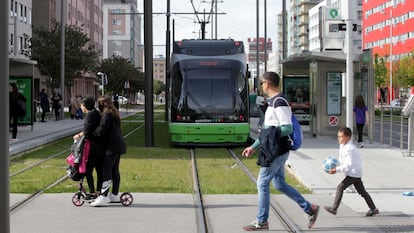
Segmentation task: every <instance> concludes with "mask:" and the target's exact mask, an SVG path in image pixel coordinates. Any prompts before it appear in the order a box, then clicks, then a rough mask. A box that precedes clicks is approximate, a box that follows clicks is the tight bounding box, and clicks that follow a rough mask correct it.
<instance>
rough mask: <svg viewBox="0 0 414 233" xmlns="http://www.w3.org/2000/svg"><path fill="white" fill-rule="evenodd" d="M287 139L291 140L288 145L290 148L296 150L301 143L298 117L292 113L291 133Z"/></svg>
mask: <svg viewBox="0 0 414 233" xmlns="http://www.w3.org/2000/svg"><path fill="white" fill-rule="evenodd" d="M289 139H290V142H291V145H290V149H291V150H298V149H299V148H300V146H301V145H302V141H303V133H302V128H301V126H300V124H299V121H298V119H296V117H295V115H294V114H293V113H292V133H291V134H290V135H289Z"/></svg>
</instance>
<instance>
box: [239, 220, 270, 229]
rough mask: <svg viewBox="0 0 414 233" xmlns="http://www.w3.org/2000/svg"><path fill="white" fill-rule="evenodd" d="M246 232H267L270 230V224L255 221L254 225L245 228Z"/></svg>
mask: <svg viewBox="0 0 414 233" xmlns="http://www.w3.org/2000/svg"><path fill="white" fill-rule="evenodd" d="M243 229H244V230H245V231H264V230H265V231H267V230H269V223H268V222H259V221H253V222H252V223H250V224H248V225H246V226H243Z"/></svg>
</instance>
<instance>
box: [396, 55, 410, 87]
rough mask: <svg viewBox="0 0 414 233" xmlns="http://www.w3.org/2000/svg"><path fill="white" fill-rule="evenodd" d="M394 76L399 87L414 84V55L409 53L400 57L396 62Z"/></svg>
mask: <svg viewBox="0 0 414 233" xmlns="http://www.w3.org/2000/svg"><path fill="white" fill-rule="evenodd" d="M395 67H396V72H395V75H394V77H395V78H396V81H397V85H398V86H399V87H404V88H406V87H409V86H414V57H413V54H412V53H411V54H410V55H409V56H405V57H403V58H401V59H400V60H399V61H398V62H397V63H396V64H395Z"/></svg>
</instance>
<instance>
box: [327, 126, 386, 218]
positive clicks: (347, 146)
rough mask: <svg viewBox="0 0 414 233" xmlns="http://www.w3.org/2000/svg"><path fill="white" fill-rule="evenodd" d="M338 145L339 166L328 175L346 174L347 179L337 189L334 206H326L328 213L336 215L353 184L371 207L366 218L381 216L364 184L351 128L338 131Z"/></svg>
mask: <svg viewBox="0 0 414 233" xmlns="http://www.w3.org/2000/svg"><path fill="white" fill-rule="evenodd" d="M338 143H339V158H338V161H339V166H337V167H334V168H332V169H330V170H329V171H328V173H329V174H335V173H337V172H343V173H345V178H344V179H343V180H342V181H341V183H339V185H338V186H337V187H336V195H335V201H334V203H333V205H332V206H325V209H326V211H328V212H329V213H331V214H333V215H336V213H337V211H338V207H339V204H340V203H341V200H342V195H343V192H344V190H345V189H346V188H348V187H349V186H350V185H352V184H353V185H354V187H355V189H356V191H357V192H358V194H359V195H361V196H362V197H363V198H364V199H365V202H366V203H367V205H368V207H369V210H368V212H367V213H366V215H365V216H368V217H370V216H374V215H377V214H379V211H378V209H377V208H376V207H375V204H374V202H373V201H372V198H371V196H370V195H369V193H368V192H367V191H366V190H365V187H364V184H363V183H362V178H361V177H362V160H361V155H360V153H359V151H358V148H356V147H355V145H354V144H353V143H352V131H351V129H350V128H348V127H343V128H340V129H339V130H338Z"/></svg>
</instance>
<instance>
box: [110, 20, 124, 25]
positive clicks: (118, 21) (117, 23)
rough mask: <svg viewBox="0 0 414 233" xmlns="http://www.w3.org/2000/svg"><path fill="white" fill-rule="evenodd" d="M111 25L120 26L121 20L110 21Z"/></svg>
mask: <svg viewBox="0 0 414 233" xmlns="http://www.w3.org/2000/svg"><path fill="white" fill-rule="evenodd" d="M112 25H122V20H120V19H113V20H112Z"/></svg>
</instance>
